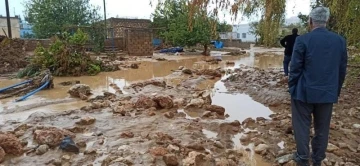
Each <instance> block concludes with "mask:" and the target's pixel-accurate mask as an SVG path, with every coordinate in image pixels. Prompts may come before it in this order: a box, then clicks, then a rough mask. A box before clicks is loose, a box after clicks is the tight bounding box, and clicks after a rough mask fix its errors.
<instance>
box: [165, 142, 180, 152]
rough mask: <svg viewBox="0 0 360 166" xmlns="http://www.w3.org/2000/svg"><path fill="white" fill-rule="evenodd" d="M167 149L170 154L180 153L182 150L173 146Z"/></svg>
mask: <svg viewBox="0 0 360 166" xmlns="http://www.w3.org/2000/svg"><path fill="white" fill-rule="evenodd" d="M167 149H168V150H169V152H179V151H180V148H179V147H178V146H176V145H171V144H170V145H169V146H168V147H167Z"/></svg>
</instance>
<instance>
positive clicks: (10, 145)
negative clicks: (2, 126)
mask: <svg viewBox="0 0 360 166" xmlns="http://www.w3.org/2000/svg"><path fill="white" fill-rule="evenodd" d="M0 147H1V148H2V149H3V150H4V151H5V153H6V154H12V155H21V154H23V147H22V145H21V141H20V140H19V139H18V138H16V137H15V136H14V135H12V134H0Z"/></svg>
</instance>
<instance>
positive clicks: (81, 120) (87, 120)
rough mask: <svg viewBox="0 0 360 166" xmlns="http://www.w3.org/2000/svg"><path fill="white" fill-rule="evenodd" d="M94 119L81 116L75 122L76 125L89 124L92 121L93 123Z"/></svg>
mask: <svg viewBox="0 0 360 166" xmlns="http://www.w3.org/2000/svg"><path fill="white" fill-rule="evenodd" d="M95 121H96V119H95V118H93V117H89V116H88V117H84V118H81V119H80V121H78V122H76V124H78V125H91V124H93V123H95Z"/></svg>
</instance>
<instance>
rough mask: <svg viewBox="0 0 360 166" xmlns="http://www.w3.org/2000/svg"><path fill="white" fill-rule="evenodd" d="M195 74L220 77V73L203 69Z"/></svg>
mask: <svg viewBox="0 0 360 166" xmlns="http://www.w3.org/2000/svg"><path fill="white" fill-rule="evenodd" d="M196 74H197V75H206V76H213V77H221V72H220V71H218V70H213V69H203V70H200V71H197V72H196Z"/></svg>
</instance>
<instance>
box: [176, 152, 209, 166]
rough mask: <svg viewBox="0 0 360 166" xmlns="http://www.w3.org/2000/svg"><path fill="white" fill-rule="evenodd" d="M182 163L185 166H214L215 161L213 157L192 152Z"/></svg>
mask: <svg viewBox="0 0 360 166" xmlns="http://www.w3.org/2000/svg"><path fill="white" fill-rule="evenodd" d="M182 163H183V166H214V165H215V160H214V158H213V157H210V156H206V155H204V154H202V153H199V152H196V151H192V152H190V153H189V155H188V157H187V158H185V159H183V161H182Z"/></svg>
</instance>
